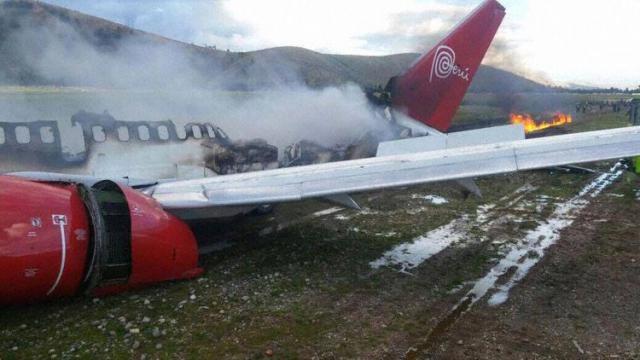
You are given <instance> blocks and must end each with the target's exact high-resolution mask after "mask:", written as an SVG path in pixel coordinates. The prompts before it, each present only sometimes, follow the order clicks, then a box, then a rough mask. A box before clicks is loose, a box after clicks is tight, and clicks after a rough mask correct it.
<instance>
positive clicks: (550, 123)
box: [511, 113, 573, 134]
mask: <svg viewBox="0 0 640 360" xmlns="http://www.w3.org/2000/svg"><path fill="white" fill-rule="evenodd" d="M571 122H573V118H572V117H571V115H569V114H563V113H556V114H555V115H554V116H553V117H552V118H551V119H550V120H543V121H541V122H536V120H535V119H534V118H533V117H532V116H531V115H529V114H511V123H512V124H522V125H524V130H525V132H526V133H527V134H529V133H532V132H536V131H542V130H545V129H548V128H552V127H556V126H564V125H566V124H571Z"/></svg>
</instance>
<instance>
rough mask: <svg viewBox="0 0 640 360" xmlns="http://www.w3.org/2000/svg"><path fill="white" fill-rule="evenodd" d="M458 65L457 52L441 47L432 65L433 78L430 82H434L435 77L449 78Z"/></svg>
mask: <svg viewBox="0 0 640 360" xmlns="http://www.w3.org/2000/svg"><path fill="white" fill-rule="evenodd" d="M455 63H456V52H455V51H453V49H452V48H450V47H448V46H446V45H441V46H439V47H438V49H437V50H436V56H435V58H434V59H433V64H432V65H431V77H430V78H429V82H431V81H433V76H434V75H435V76H437V77H438V78H440V79H446V78H448V77H449V76H450V75H451V73H452V72H453V68H454V67H455Z"/></svg>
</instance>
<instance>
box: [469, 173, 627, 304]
mask: <svg viewBox="0 0 640 360" xmlns="http://www.w3.org/2000/svg"><path fill="white" fill-rule="evenodd" d="M623 173H624V165H623V164H622V163H618V164H616V165H615V166H614V167H613V168H612V169H611V170H610V171H609V172H607V173H605V174H602V175H601V176H599V177H598V178H597V179H596V180H594V181H593V182H591V183H590V184H588V185H587V186H585V187H584V188H583V189H582V191H580V193H579V194H578V195H577V196H576V197H574V198H572V199H570V200H568V201H566V202H564V203H561V204H559V205H558V206H557V207H556V210H555V211H554V212H553V214H552V215H551V217H549V218H548V219H547V220H546V221H545V222H543V223H540V225H539V226H538V227H537V228H535V229H533V230H531V231H529V232H528V233H527V234H526V235H525V237H524V238H523V239H522V240H520V241H519V242H518V243H517V244H515V245H512V246H510V247H509V248H508V249H507V251H506V256H505V257H503V258H502V259H501V260H500V262H499V263H498V264H497V265H496V266H494V267H493V268H492V269H491V270H490V271H489V273H488V274H487V275H485V277H483V278H482V279H480V280H478V281H477V282H476V283H475V285H474V287H473V288H472V289H471V290H470V291H469V293H468V294H467V296H465V299H467V298H472V299H473V300H472V301H473V302H476V301H478V300H480V299H482V298H483V297H484V296H485V295H486V294H487V293H488V292H489V291H490V290H494V289H495V290H496V292H495V293H494V294H493V295H492V296H491V298H489V301H488V303H489V305H492V306H496V305H500V304H503V303H504V302H505V301H507V300H508V298H509V292H510V291H511V289H512V288H513V287H514V286H515V285H517V284H518V283H519V282H520V281H521V280H522V279H524V277H525V276H527V274H528V273H529V271H530V270H531V268H533V266H535V265H536V264H537V263H538V262H539V261H540V260H541V259H542V258H543V257H544V255H545V251H546V250H547V249H548V248H549V247H550V246H552V245H553V244H555V243H556V242H557V241H558V239H559V238H560V231H561V230H563V229H565V228H567V227H568V226H570V225H571V224H573V222H574V220H575V219H576V217H577V215H578V214H579V213H580V211H582V210H583V209H584V208H586V207H587V205H589V203H590V201H589V199H593V198H595V197H597V196H598V195H600V194H601V193H602V191H604V190H605V189H606V188H607V187H609V186H611V184H613V182H614V181H616V180H617V179H618V178H620V176H622V174H623ZM514 269H515V271H514V272H513V274H512V275H511V277H510V278H509V279H508V280H507V281H506V282H505V283H504V284H502V285H499V286H496V282H497V280H498V279H499V278H500V277H502V276H503V275H505V274H507V272H509V271H510V270H514Z"/></svg>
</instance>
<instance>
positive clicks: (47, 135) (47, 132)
mask: <svg viewBox="0 0 640 360" xmlns="http://www.w3.org/2000/svg"><path fill="white" fill-rule="evenodd" d="M40 139H41V140H42V143H43V144H53V142H54V141H56V139H55V137H54V136H53V128H52V127H51V126H45V127H41V128H40Z"/></svg>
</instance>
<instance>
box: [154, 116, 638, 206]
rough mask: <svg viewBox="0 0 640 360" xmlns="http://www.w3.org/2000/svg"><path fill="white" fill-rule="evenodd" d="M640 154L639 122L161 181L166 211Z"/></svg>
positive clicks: (159, 194)
mask: <svg viewBox="0 0 640 360" xmlns="http://www.w3.org/2000/svg"><path fill="white" fill-rule="evenodd" d="M637 155H640V127H628V128H620V129H613V130H604V131H593V132H586V133H577V134H569V135H560V136H552V137H545V138H539V139H531V140H517V141H508V142H500V143H495V144H485V145H476V146H467V147H458V148H449V149H444V150H435V151H425V152H413V153H404V154H397V155H390V156H382V157H376V158H368V159H361V160H351V161H342V162H335V163H328V164H319V165H309V166H301V167H294V168H284V169H277V170H268V171H260V172H254V173H247V174H238V175H226V176H219V177H214V178H205V179H198V180H186V181H176V182H170V183H163V184H159V185H156V186H154V187H151V188H149V189H147V190H146V191H145V192H146V193H147V194H148V195H151V196H152V197H153V198H155V199H156V200H157V201H158V202H159V203H160V204H162V206H163V207H164V208H166V209H167V210H176V211H178V212H179V211H180V210H181V209H202V208H209V207H226V206H248V205H260V204H271V203H280V202H290V201H299V200H303V199H310V198H326V197H331V196H335V195H341V194H352V193H357V192H364V191H371V190H378V189H384V188H392V187H399V186H407V185H415V184H423V183H430V182H438V181H445V180H458V179H467V178H473V177H478V176H485V175H492V174H503V173H510V172H516V171H521V170H531V169H539V168H546V167H552V166H560V165H567V164H577V163H586V162H593V161H600V160H608V159H618V158H623V157H631V156H637Z"/></svg>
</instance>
